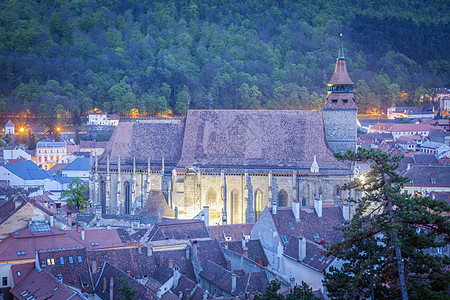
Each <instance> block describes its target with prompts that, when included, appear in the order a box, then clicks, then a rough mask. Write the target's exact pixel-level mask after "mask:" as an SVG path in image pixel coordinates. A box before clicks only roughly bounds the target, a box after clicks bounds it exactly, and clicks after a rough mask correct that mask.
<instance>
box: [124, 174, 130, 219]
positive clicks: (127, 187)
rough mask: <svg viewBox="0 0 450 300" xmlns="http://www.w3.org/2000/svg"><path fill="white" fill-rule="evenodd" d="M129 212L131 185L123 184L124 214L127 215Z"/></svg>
mask: <svg viewBox="0 0 450 300" xmlns="http://www.w3.org/2000/svg"><path fill="white" fill-rule="evenodd" d="M130 210H131V184H130V183H129V182H128V181H127V182H125V214H127V215H129V214H130Z"/></svg>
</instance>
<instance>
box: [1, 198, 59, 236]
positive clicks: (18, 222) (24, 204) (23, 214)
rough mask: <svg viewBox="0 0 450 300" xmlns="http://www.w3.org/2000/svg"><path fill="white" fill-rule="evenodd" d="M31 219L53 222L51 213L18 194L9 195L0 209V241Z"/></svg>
mask: <svg viewBox="0 0 450 300" xmlns="http://www.w3.org/2000/svg"><path fill="white" fill-rule="evenodd" d="M31 220H46V221H48V222H49V223H51V224H53V213H52V212H50V211H49V210H47V209H45V208H43V207H40V206H38V205H35V204H33V203H32V202H31V201H28V200H27V199H26V197H24V196H22V195H20V194H17V195H14V196H13V197H11V198H10V199H9V200H8V201H6V202H5V203H4V204H3V205H2V206H1V209H0V241H1V240H3V239H4V238H6V237H7V236H8V235H9V234H10V233H12V232H15V231H17V230H19V229H20V228H23V227H25V226H27V225H28V224H29V223H30V221H31Z"/></svg>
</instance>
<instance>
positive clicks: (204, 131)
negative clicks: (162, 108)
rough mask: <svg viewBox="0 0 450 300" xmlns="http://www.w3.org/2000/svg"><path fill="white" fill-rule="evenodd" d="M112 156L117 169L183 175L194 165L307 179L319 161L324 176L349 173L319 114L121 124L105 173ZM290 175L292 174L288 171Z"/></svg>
mask: <svg viewBox="0 0 450 300" xmlns="http://www.w3.org/2000/svg"><path fill="white" fill-rule="evenodd" d="M107 155H110V164H111V168H112V169H115V166H116V164H117V162H118V157H120V159H121V168H123V169H130V168H131V167H132V165H133V157H135V158H136V168H137V169H146V168H147V160H148V159H149V158H150V161H151V163H150V164H151V166H152V170H160V169H161V161H162V157H163V156H164V164H165V167H166V168H165V170H166V171H170V170H171V168H172V167H174V166H177V170H180V171H183V170H186V168H187V167H189V166H191V165H194V166H198V167H200V169H201V171H204V172H220V171H221V170H224V171H225V172H227V173H242V172H243V170H244V169H245V170H251V171H250V172H252V173H267V172H268V169H271V170H272V171H273V174H278V173H280V174H285V173H286V172H287V173H290V174H292V170H300V173H308V172H309V170H310V167H311V164H312V162H313V158H314V155H316V157H317V162H318V164H319V168H320V171H319V173H321V174H333V175H343V174H347V173H348V172H349V169H348V167H347V166H346V165H345V164H343V163H342V162H339V161H337V160H336V159H335V158H334V157H333V154H332V152H331V151H330V150H329V149H328V147H327V145H326V143H325V138H324V128H323V122H322V112H320V111H294V110H290V111H276V110H191V111H189V113H188V115H187V118H186V124H184V123H182V122H180V121H167V122H151V123H126V122H125V123H119V125H118V126H117V128H116V130H115V131H114V134H113V136H112V137H111V139H110V141H109V142H108V145H107V147H106V149H105V152H104V153H103V155H102V156H101V157H100V159H99V164H100V165H101V166H102V168H104V167H105V165H106V161H107V159H106V157H107ZM290 170H291V171H290Z"/></svg>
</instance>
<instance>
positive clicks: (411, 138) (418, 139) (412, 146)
mask: <svg viewBox="0 0 450 300" xmlns="http://www.w3.org/2000/svg"><path fill="white" fill-rule="evenodd" d="M422 142H423V138H422V136H420V135H403V136H400V137H399V138H398V139H397V144H398V145H399V146H400V147H402V148H403V149H405V151H414V152H415V151H418V150H419V147H420V145H421V144H422Z"/></svg>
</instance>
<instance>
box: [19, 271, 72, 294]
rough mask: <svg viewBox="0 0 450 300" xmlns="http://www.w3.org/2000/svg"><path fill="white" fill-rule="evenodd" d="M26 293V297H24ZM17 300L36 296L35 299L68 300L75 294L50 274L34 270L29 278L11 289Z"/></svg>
mask: <svg viewBox="0 0 450 300" xmlns="http://www.w3.org/2000/svg"><path fill="white" fill-rule="evenodd" d="M25 291H26V293H27V294H26V295H25V296H22V295H23V294H22V293H23V292H25ZM10 292H11V294H13V295H14V296H15V297H16V298H17V299H25V298H26V297H31V296H34V297H35V298H34V299H55V300H56V299H68V298H70V297H71V296H72V295H73V294H74V293H73V292H72V291H70V290H69V289H68V288H66V287H65V286H64V285H63V284H62V283H60V282H59V281H58V279H56V277H55V276H53V275H52V274H50V273H49V272H47V271H45V270H42V271H40V272H39V271H37V270H36V269H33V270H32V271H31V272H30V273H29V274H28V276H27V277H25V278H24V279H22V280H21V281H20V282H19V284H17V285H16V286H14V288H12V289H11V291H10Z"/></svg>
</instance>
